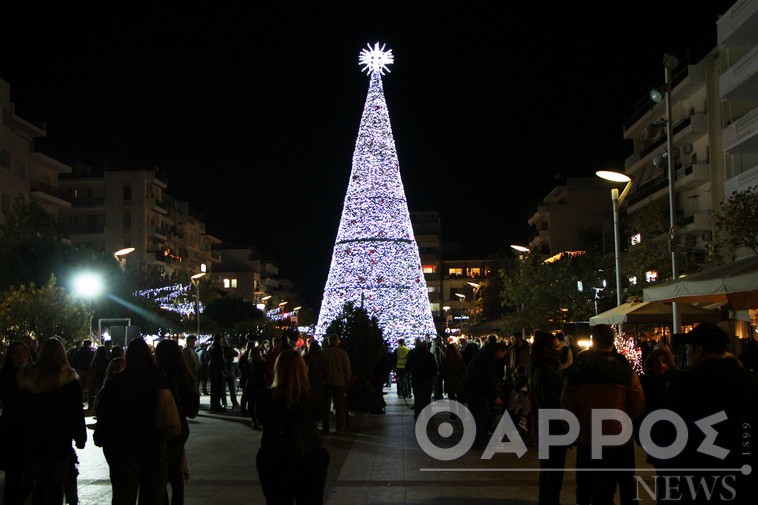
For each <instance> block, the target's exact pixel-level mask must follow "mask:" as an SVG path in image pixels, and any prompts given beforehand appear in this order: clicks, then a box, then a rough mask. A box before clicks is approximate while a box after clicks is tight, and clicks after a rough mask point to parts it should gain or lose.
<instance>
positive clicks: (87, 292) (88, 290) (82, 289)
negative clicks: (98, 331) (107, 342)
mask: <svg viewBox="0 0 758 505" xmlns="http://www.w3.org/2000/svg"><path fill="white" fill-rule="evenodd" d="M102 290H103V279H102V277H101V276H100V275H98V274H96V273H94V272H82V273H80V274H79V275H77V276H76V277H75V278H74V292H75V293H76V294H77V295H79V296H83V297H86V298H87V299H88V300H89V310H90V315H89V334H90V338H92V336H93V335H94V333H95V330H94V329H93V328H92V317H93V316H94V311H93V310H92V298H93V297H95V296H97V295H99V294H100V293H101V292H102ZM98 343H99V342H98Z"/></svg>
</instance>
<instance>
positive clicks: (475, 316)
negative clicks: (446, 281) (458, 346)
mask: <svg viewBox="0 0 758 505" xmlns="http://www.w3.org/2000/svg"><path fill="white" fill-rule="evenodd" d="M466 284H468V285H469V286H471V287H472V288H474V296H472V297H471V298H472V299H473V301H472V302H471V303H472V304H473V306H474V324H476V323H477V312H478V310H477V306H476V295H477V293H479V289H480V288H481V287H482V285H481V284H478V283H476V282H467V283H466Z"/></svg>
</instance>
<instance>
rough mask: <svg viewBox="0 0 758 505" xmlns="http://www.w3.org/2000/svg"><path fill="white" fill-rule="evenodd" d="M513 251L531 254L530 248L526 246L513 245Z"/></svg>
mask: <svg viewBox="0 0 758 505" xmlns="http://www.w3.org/2000/svg"><path fill="white" fill-rule="evenodd" d="M511 249H513V250H515V251H518V252H520V253H528V252H529V248H528V247H524V246H522V245H518V244H511Z"/></svg>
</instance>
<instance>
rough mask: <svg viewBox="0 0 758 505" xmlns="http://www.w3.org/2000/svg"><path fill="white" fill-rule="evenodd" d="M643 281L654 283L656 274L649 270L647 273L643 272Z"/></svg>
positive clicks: (656, 278) (656, 277)
mask: <svg viewBox="0 0 758 505" xmlns="http://www.w3.org/2000/svg"><path fill="white" fill-rule="evenodd" d="M645 280H646V281H648V282H655V281H657V280H658V272H657V271H655V270H650V271H649V272H645Z"/></svg>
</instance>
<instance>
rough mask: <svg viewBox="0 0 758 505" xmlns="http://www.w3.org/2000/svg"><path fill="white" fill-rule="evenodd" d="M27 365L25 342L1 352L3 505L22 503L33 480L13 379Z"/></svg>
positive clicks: (0, 440)
mask: <svg viewBox="0 0 758 505" xmlns="http://www.w3.org/2000/svg"><path fill="white" fill-rule="evenodd" d="M30 364H31V356H30V354H29V349H28V348H27V347H26V345H25V344H24V343H23V342H13V343H12V344H11V345H9V346H8V349H7V350H6V351H5V356H3V365H2V368H0V402H2V404H3V410H2V417H0V444H2V447H0V451H2V470H5V487H4V489H3V504H4V505H23V503H24V502H25V501H26V498H27V497H28V496H29V494H30V493H31V492H32V485H33V483H34V479H33V477H32V467H31V462H30V461H29V453H28V451H27V447H26V439H25V438H23V437H21V436H20V435H21V433H22V432H23V431H24V406H23V402H22V401H21V392H20V390H19V387H18V379H17V378H16V376H17V375H18V372H19V371H21V370H22V369H24V368H26V367H27V366H29V365H30Z"/></svg>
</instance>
